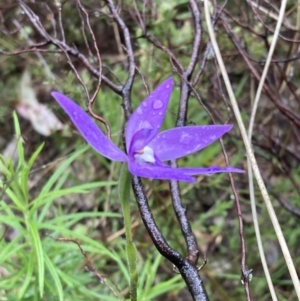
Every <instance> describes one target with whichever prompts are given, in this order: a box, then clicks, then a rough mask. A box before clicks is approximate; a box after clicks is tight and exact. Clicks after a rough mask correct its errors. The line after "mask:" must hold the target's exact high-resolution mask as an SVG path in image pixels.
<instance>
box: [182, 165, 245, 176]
mask: <svg viewBox="0 0 300 301" xmlns="http://www.w3.org/2000/svg"><path fill="white" fill-rule="evenodd" d="M177 169H179V170H180V171H182V172H183V173H185V174H187V175H191V176H195V175H202V174H203V175H212V174H215V173H220V172H237V173H244V172H245V171H244V170H242V169H239V168H235V167H232V166H226V167H219V166H210V167H178V168H177Z"/></svg>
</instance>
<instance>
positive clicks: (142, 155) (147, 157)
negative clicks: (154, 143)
mask: <svg viewBox="0 0 300 301" xmlns="http://www.w3.org/2000/svg"><path fill="white" fill-rule="evenodd" d="M134 159H135V160H136V161H137V162H148V163H155V159H154V152H153V149H152V148H151V147H149V146H145V147H144V148H143V149H142V150H140V151H139V152H138V153H137V154H135V155H134Z"/></svg>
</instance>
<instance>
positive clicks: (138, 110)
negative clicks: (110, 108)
mask: <svg viewBox="0 0 300 301" xmlns="http://www.w3.org/2000/svg"><path fill="white" fill-rule="evenodd" d="M136 112H137V113H138V114H139V115H142V114H143V110H142V108H141V107H138V108H137V110H136Z"/></svg>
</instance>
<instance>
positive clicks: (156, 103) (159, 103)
mask: <svg viewBox="0 0 300 301" xmlns="http://www.w3.org/2000/svg"><path fill="white" fill-rule="evenodd" d="M163 106H164V104H163V102H162V101H161V100H159V99H156V100H154V102H153V105H152V107H153V109H155V110H158V109H161V108H162V107H163Z"/></svg>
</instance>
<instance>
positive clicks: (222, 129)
mask: <svg viewBox="0 0 300 301" xmlns="http://www.w3.org/2000/svg"><path fill="white" fill-rule="evenodd" d="M231 128H232V125H230V124H229V125H203V126H202V125H199V126H184V127H177V128H173V129H170V130H167V131H164V132H161V133H159V134H158V135H157V136H156V137H155V138H154V139H153V140H152V141H151V142H150V143H149V144H148V146H150V147H151V148H152V149H153V151H154V153H155V155H156V156H157V157H158V158H159V159H160V160H161V161H167V160H172V159H177V158H180V157H183V156H186V155H188V154H191V153H194V152H197V151H199V150H200V149H202V148H204V147H206V146H208V145H209V144H211V143H212V142H214V141H215V140H217V139H218V138H220V137H221V136H223V135H224V134H225V133H226V132H228V131H229V130H230V129H231Z"/></svg>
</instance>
